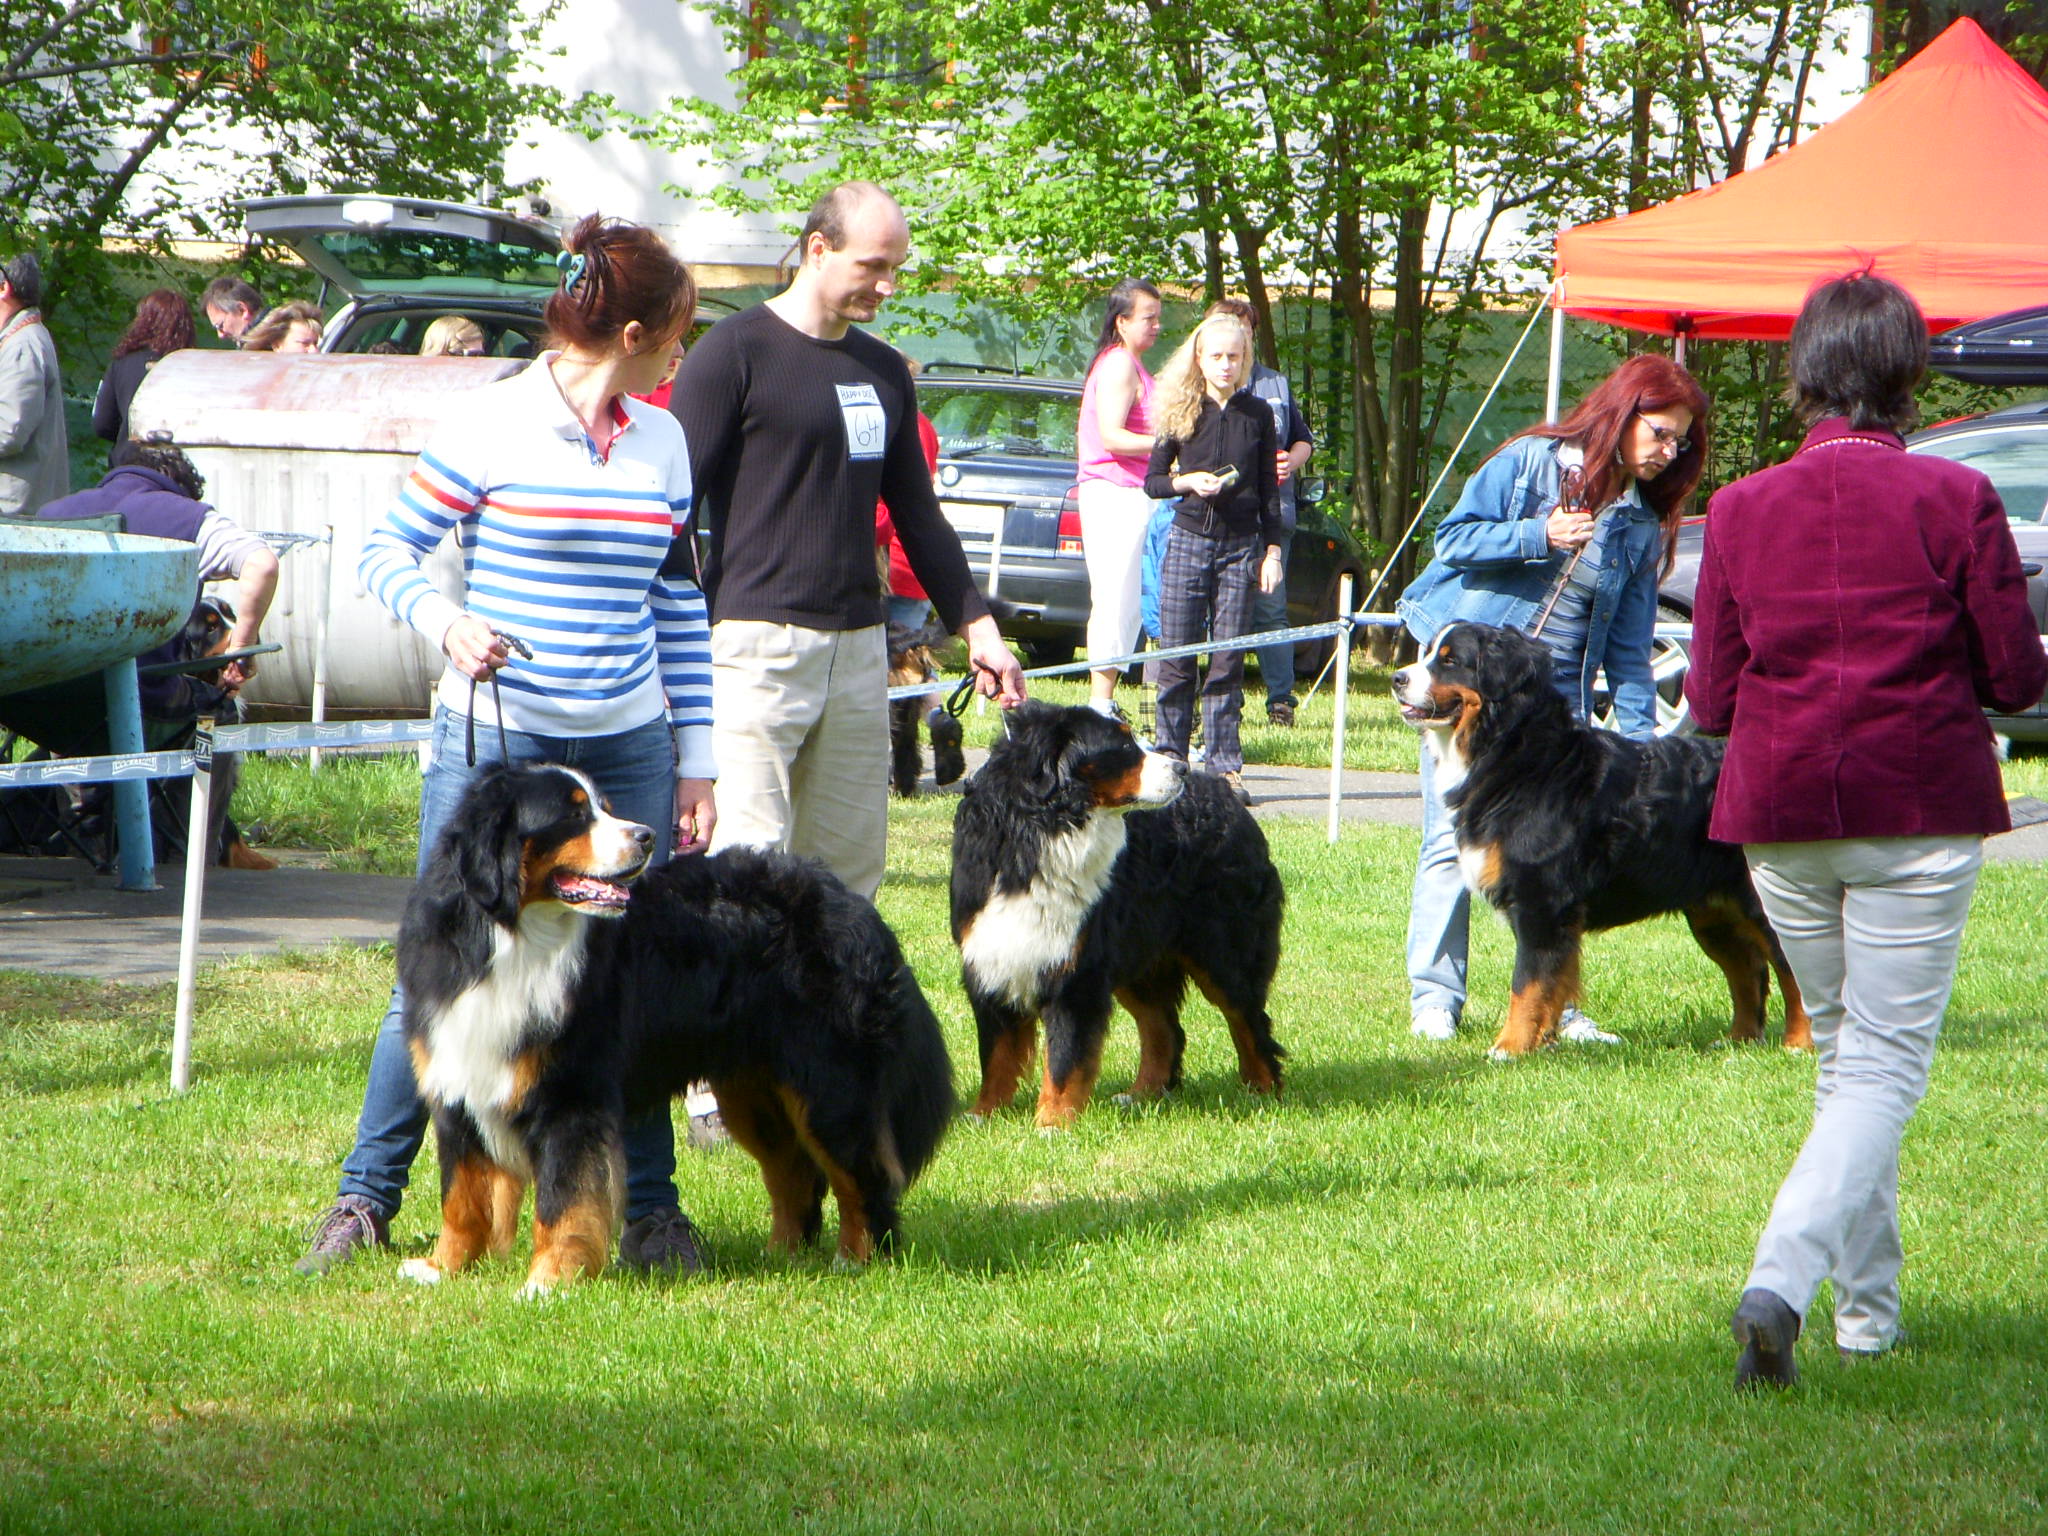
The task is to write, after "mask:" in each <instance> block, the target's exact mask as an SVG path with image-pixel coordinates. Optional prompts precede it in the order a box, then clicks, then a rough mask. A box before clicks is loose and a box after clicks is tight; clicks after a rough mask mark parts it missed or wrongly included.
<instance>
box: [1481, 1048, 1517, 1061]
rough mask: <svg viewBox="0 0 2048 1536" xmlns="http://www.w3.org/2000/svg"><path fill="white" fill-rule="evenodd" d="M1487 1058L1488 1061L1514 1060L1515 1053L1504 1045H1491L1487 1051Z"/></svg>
mask: <svg viewBox="0 0 2048 1536" xmlns="http://www.w3.org/2000/svg"><path fill="white" fill-rule="evenodd" d="M1486 1059H1487V1060H1488V1061H1513V1060H1514V1059H1515V1053H1514V1052H1513V1051H1511V1050H1508V1049H1507V1048H1506V1047H1504V1046H1498V1045H1495V1046H1489V1047H1488V1048H1487V1052H1486Z"/></svg>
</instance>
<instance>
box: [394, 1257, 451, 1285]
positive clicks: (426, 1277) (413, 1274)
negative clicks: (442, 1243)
mask: <svg viewBox="0 0 2048 1536" xmlns="http://www.w3.org/2000/svg"><path fill="white" fill-rule="evenodd" d="M398 1273H399V1275H400V1277H401V1278H403V1279H406V1280H410V1281H412V1282H413V1284H415V1285H439V1284H440V1283H441V1282H442V1280H444V1279H446V1278H447V1277H446V1276H445V1275H443V1274H442V1273H441V1266H440V1265H438V1264H436V1263H435V1262H434V1261H433V1260H432V1259H407V1260H406V1261H405V1262H404V1263H402V1264H400V1265H399V1266H398Z"/></svg>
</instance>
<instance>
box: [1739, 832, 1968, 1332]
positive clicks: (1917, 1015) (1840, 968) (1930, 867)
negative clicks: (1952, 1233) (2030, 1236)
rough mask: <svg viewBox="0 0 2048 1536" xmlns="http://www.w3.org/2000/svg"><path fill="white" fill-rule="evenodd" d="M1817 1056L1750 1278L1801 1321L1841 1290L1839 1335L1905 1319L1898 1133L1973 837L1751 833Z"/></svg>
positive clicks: (1948, 952)
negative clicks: (1810, 838) (1806, 1127)
mask: <svg viewBox="0 0 2048 1536" xmlns="http://www.w3.org/2000/svg"><path fill="white" fill-rule="evenodd" d="M1743 851H1744V852H1745V853H1746V854H1747V855H1748V857H1749V867H1750V872H1751V873H1752V874H1753V875H1754V876H1755V878H1756V889H1757V894H1758V895H1759V896H1760V897H1761V898H1762V899H1763V904H1764V910H1765V912H1767V913H1768V914H1769V915H1770V919H1771V926H1772V927H1773V928H1775V929H1777V931H1778V938H1779V940H1780V941H1781V942H1782V943H1783V944H1784V946H1785V954H1786V958H1787V959H1789V960H1790V961H1791V963H1792V974H1793V975H1795V976H1796V977H1798V978H1799V990H1800V993H1801V995H1802V996H1803V997H1804V999H1805V1002H1806V1011H1807V1013H1808V1015H1809V1016H1811V1018H1812V1019H1813V1040H1814V1045H1815V1047H1816V1048H1817V1049H1818V1051H1819V1053H1820V1078H1819V1082H1818V1085H1817V1086H1816V1087H1815V1089H1814V1113H1813V1129H1812V1131H1810V1132H1809V1133H1808V1134H1807V1137H1806V1144H1805V1145H1804V1146H1802V1147H1801V1148H1800V1149H1799V1157H1798V1159H1797V1161H1795V1162H1794V1163H1793V1164H1792V1171H1791V1172H1790V1173H1789V1174H1787V1175H1786V1176H1785V1182H1784V1185H1783V1186H1782V1187H1781V1188H1780V1189H1779V1190H1778V1198H1777V1200H1776V1202H1775V1203H1774V1204H1773V1205H1772V1207H1771V1217H1770V1221H1769V1222H1768V1223H1767V1224H1766V1225H1765V1227H1764V1232H1763V1236H1762V1237H1761V1238H1760V1239H1758V1241H1757V1246H1756V1261H1755V1263H1754V1265H1753V1266H1752V1267H1751V1269H1750V1272H1749V1282H1748V1286H1747V1287H1746V1289H1763V1290H1767V1291H1772V1292H1775V1293H1776V1294H1777V1295H1778V1296H1781V1297H1783V1298H1784V1300H1785V1302H1786V1303H1787V1305H1789V1306H1790V1307H1791V1308H1792V1310H1793V1311H1795V1312H1797V1313H1798V1314H1799V1315H1800V1316H1801V1317H1802V1318H1803V1317H1804V1316H1805V1315H1806V1312H1807V1309H1808V1308H1809V1307H1810V1306H1811V1305H1812V1304H1813V1298H1814V1296H1815V1294H1816V1293H1817V1292H1818V1291H1819V1289H1820V1285H1821V1282H1822V1281H1823V1280H1832V1281H1833V1282H1834V1288H1835V1342H1836V1344H1837V1345H1839V1346H1840V1347H1841V1348H1843V1349H1850V1350H1859V1351H1864V1352H1871V1353H1875V1352H1880V1351H1883V1350H1886V1349H1889V1348H1891V1346H1892V1344H1893V1343H1894V1342H1896V1340H1897V1338H1898V1331H1899V1267H1900V1265H1901V1263H1902V1262H1903V1259H1904V1255H1903V1252H1902V1250H1901V1248H1900V1245H1899V1141H1900V1139H1901V1137H1902V1136H1903V1135H1904V1134H1905V1130H1906V1122H1907V1121H1908V1120H1910V1119H1911V1118H1912V1116H1913V1111H1914V1110H1915V1109H1916V1108H1917V1107H1918V1106H1919V1103H1920V1099H1921V1096H1922V1095H1923V1094H1925V1093H1926V1091H1927V1075H1928V1071H1929V1069H1930V1067H1931V1066H1932V1065H1933V1062H1934V1043H1935V1040H1936V1038H1937V1037H1938V1036H1939V1035H1940V1033H1941V1017H1942V1013H1943V1011H1944V1010H1945V1009H1946V1008H1947V1007H1948V998H1949V992H1950V990H1951V988H1952V987H1953V986H1954V984H1955V973H1956V951H1957V947H1958V946H1959V945H1960V943H1961V941H1962V935H1963V919H1964V918H1965V917H1967V916H1968V915H1969V911H1970V895H1971V892H1972V891H1973V890H1974V889H1975V888H1976V884H1977V871H1978V869H1979V868H1980V867H1981V866H1982V864H1983V859H1984V847H1983V839H1982V838H1977V837H1886V838H1867V839H1852V840H1844V841H1840V842H1823V843H1757V844H1752V845H1750V846H1749V847H1747V848H1745V849H1744V850H1743Z"/></svg>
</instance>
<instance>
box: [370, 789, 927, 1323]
mask: <svg viewBox="0 0 2048 1536" xmlns="http://www.w3.org/2000/svg"><path fill="white" fill-rule="evenodd" d="M655 836H656V833H655V832H654V831H653V830H652V829H650V828H648V827H644V826H641V825H639V824H637V823H634V822H628V821H622V820H620V819H619V818H617V817H615V816H613V815H611V814H610V812H609V811H608V810H607V809H606V808H605V805H604V801H603V797H602V796H601V795H600V794H599V793H598V790H597V787H596V785H595V784H593V783H592V782H591V781H590V780H589V779H588V778H587V777H585V776H584V775H583V774H581V773H578V772H577V771H575V770H574V769H570V768H563V767H557V766H553V765H542V766H527V767H505V766H502V765H500V766H495V767H492V768H488V769H486V770H484V771H483V772H482V773H480V774H479V775H478V776H477V779H476V780H475V782H474V783H472V784H471V786H470V787H469V789H468V790H467V792H466V793H465V795H464V798H463V800H462V803H461V805H460V806H459V807H458V809H457V811H456V814H455V816H454V818H453V819H452V821H451V822H450V824H449V825H448V827H447V829H446V831H445V832H444V833H443V834H442V836H441V838H440V840H439V841H438V843H437V844H436V846H435V848H434V850H433V853H432V855H431V857H430V859H429V861H428V864H427V867H426V870H425V873H424V874H423V875H422V876H421V878H420V880H419V882H418V883H417V884H416V886H415V887H414V890H413V894H412V898H411V900H410V901H409V902H408V903H407V906H406V910H405V917H404V921H403V923H402V924H401V926H400V929H399V938H398V971H399V979H400V980H401V981H402V982H403V984H404V988H405V1035H406V1043H407V1046H408V1048H409V1049H410V1051H411V1054H412V1061H413V1070H414V1073H415V1075H416V1077H417V1079H418V1082H419V1087H420V1092H421V1095H422V1096H423V1097H424V1098H425V1100H426V1102H427V1104H428V1105H429V1107H430V1108H431V1110H432V1112H433V1119H434V1132H435V1138H436V1142H437V1145H438V1147H439V1152H440V1164H441V1234H440V1237H439V1239H438V1241H437V1242H436V1244H435V1247H434V1252H433V1255H432V1256H431V1257H430V1258H424V1259H412V1260H408V1261H407V1262H406V1263H405V1264H404V1265H403V1266H402V1272H403V1273H404V1274H405V1275H407V1276H408V1277H409V1278H411V1279H414V1280H418V1281H421V1282H422V1283H427V1284H432V1283H434V1282H437V1281H439V1280H441V1279H442V1278H443V1277H445V1276H448V1275H452V1274H455V1273H457V1272H459V1271H461V1270H462V1269H464V1268H466V1267H467V1266H468V1265H469V1264H471V1263H472V1262H474V1261H475V1260H476V1259H477V1258H478V1257H479V1256H481V1255H483V1254H485V1253H490V1254H493V1255H503V1254H505V1253H507V1252H509V1251H510V1249H511V1246H512V1243H513V1240H514V1237H515V1235H516V1232H517V1226H518V1220H519V1210H520V1206H521V1204H522V1202H523V1199H524V1193H525V1190H526V1187H527V1186H528V1185H531V1186H532V1187H533V1190H534V1223H533V1231H534V1237H533V1260H532V1263H531V1266H530V1267H529V1269H528V1271H527V1279H526V1288H525V1289H526V1292H527V1293H528V1294H538V1293H543V1292H546V1291H549V1290H552V1289H554V1288H555V1287H557V1286H559V1285H562V1284H564V1283H565V1282H567V1281H570V1280H573V1279H575V1278H577V1277H579V1276H585V1275H594V1274H596V1273H597V1272H598V1271H600V1270H601V1269H603V1268H604V1266H605V1264H606V1262H607V1261H608V1259H609V1257H610V1254H611V1248H612V1242H613V1238H614V1236H615V1234H616V1231H617V1229H618V1225H619V1218H620V1212H621V1202H622V1199H623V1193H624V1170H623V1155H622V1152H621V1143H620V1132H621V1127H622V1126H623V1124H624V1122H625V1119H626V1117H627V1116H629V1115H636V1114H640V1113H644V1112H647V1111H649V1110H653V1109H656V1108H662V1109H664V1110H665V1108H666V1105H667V1103H668V1101H669V1100H670V1099H671V1098H672V1097H674V1096H675V1095H677V1094H679V1093H681V1092H682V1091H683V1090H684V1089H685V1088H686V1087H687V1086H688V1085H689V1084H691V1083H693V1082H699V1081H704V1082H709V1083H710V1084H711V1086H712V1089H713V1090H714V1092H716V1094H717V1096H718V1105H719V1109H720V1112H721V1113H722V1115H723V1116H724V1119H725V1124H726V1128H727V1130H728V1131H730V1133H731V1135H732V1138H733V1140H734V1141H735V1142H737V1143H738V1144H739V1145H740V1146H741V1147H743V1148H745V1149H746V1150H747V1152H749V1153H750V1154H752V1156H753V1157H754V1159H755V1160H756V1161H757V1162H759V1163H760V1165H761V1172H762V1176H763V1178H764V1179H765V1181H766V1183H767V1186H768V1199H769V1207H770V1212H771V1217H770V1239H771V1242H772V1244H773V1245H775V1246H777V1247H781V1248H784V1249H788V1250H795V1249H797V1248H800V1247H802V1246H803V1245H805V1244H807V1243H810V1242H812V1241H815V1240H816V1238H817V1237H818V1235H819V1233H820V1231H821V1229H822V1225H823V1202H824V1195H825V1192H826V1190H827V1189H830V1190H831V1192H832V1194H833V1197H834V1200H835V1201H836V1203H837V1206H838V1211H839V1234H838V1259H839V1261H840V1262H842V1263H843V1264H848V1265H858V1264H862V1263H865V1262H866V1261H867V1260H868V1259H869V1258H870V1257H871V1256H872V1255H873V1254H874V1253H876V1252H877V1251H878V1250H883V1249H886V1248H888V1247H889V1246H890V1245H891V1244H892V1243H893V1242H894V1241H895V1240H896V1236H897V1230H898V1218H897V1202H898V1200H899V1199H900V1197H901V1196H902V1194H903V1191H904V1190H905V1189H906V1188H907V1187H908V1186H909V1185H910V1183H911V1182H912V1181H913V1180H914V1179H915V1178H916V1177H917V1175H918V1173H919V1172H920V1171H921V1170H922V1169H923V1168H924V1166H925V1165H926V1164H927V1163H928V1162H929V1161H930V1159H931V1157H932V1154H933V1153H934V1152H935V1151H936V1150H937V1147H938V1144H939V1141H940V1138H941V1137H942V1136H943V1135H944V1133H945V1129H946V1125H947V1122H948V1121H949V1120H950V1118H951V1116H952V1111H953V1075H952V1065H951V1063H950V1062H949V1060H948V1059H947V1055H946V1046H945V1040H944V1038H943V1036H942V1035H941V1034H940V1031H939V1025H938V1020H937V1019H936V1018H935V1017H934V1016H933V1014H932V1011H931V1008H930V1006H929V1004H927V1002H926V1001H925V997H924V994H923V992H922V991H921V990H920V989H919V987H918V984H917V978H916V977H915V976H914V975H913V974H912V973H911V969H910V966H909V965H908V963H906V962H905V960H904V958H903V953H902V950H901V949H900V947H899V946H898V945H897V942H896V936H895V935H894V934H893V933H892V932H890V930H889V927H888V925H887V924H886V923H884V922H883V921H882V919H881V917H880V916H879V915H878V914H877V913H876V912H875V910H874V908H873V907H872V906H870V905H869V904H868V903H867V902H865V901H862V900H860V899H859V898H858V897H856V896H854V895H853V894H852V893H851V892H850V891H848V890H847V889H846V887H845V886H843V885H841V884H840V883H839V882H838V881H837V880H836V879H834V878H833V877H832V876H831V875H830V874H828V873H826V872H825V870H824V869H822V868H821V867H820V866H818V865H816V864H814V863H811V862H809V861H806V860H802V859H796V858H791V857H789V856H788V855H785V854H779V853H771V852H765V851H760V850H755V849H746V848H734V849H731V850H728V851H726V852H724V853H721V854H719V855H718V856H716V857H691V858H679V859H673V860H671V861H669V862H668V863H666V864H663V865H661V866H659V867H657V868H654V869H651V870H650V869H649V868H648V862H649V859H650V858H651V856H652V854H653V852H654V838H655Z"/></svg>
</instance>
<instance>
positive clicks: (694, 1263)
mask: <svg viewBox="0 0 2048 1536" xmlns="http://www.w3.org/2000/svg"><path fill="white" fill-rule="evenodd" d="M709 1252H710V1248H709V1246H708V1245H707V1244H706V1243H705V1241H704V1238H703V1235H702V1234H701V1233H699V1232H698V1231H697V1228H696V1227H695V1225H693V1224H692V1222H691V1221H690V1218H689V1217H687V1216H685V1215H684V1214H683V1213H682V1212H681V1211H679V1210H677V1209H676V1208H675V1207H674V1206H670V1207H668V1209H666V1210H661V1211H656V1212H654V1213H653V1214H652V1215H649V1216H642V1217H641V1218H640V1219H639V1220H638V1221H632V1222H628V1223H627V1224H626V1230H625V1231H624V1232H623V1233H621V1234H620V1235H619V1262H620V1263H621V1264H623V1265H624V1266H625V1267H626V1268H628V1269H637V1270H639V1271H640V1272H641V1273H642V1274H663V1275H697V1274H702V1273H703V1272H704V1265H705V1260H706V1256H707V1255H708V1254H709Z"/></svg>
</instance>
